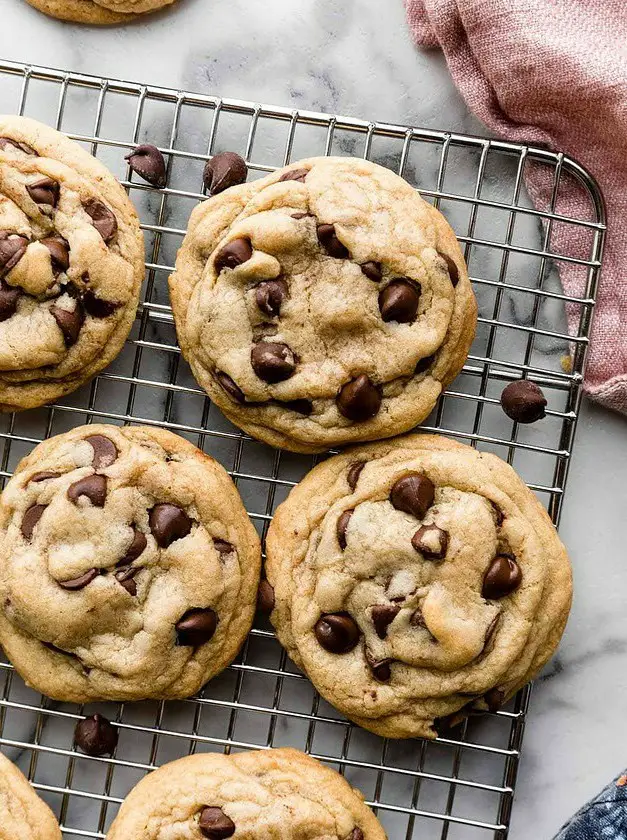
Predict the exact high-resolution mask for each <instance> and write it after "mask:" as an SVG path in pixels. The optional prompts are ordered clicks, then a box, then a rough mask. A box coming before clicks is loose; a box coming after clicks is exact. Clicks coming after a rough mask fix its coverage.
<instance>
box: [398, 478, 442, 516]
mask: <svg viewBox="0 0 627 840" xmlns="http://www.w3.org/2000/svg"><path fill="white" fill-rule="evenodd" d="M434 496H435V487H434V486H433V482H432V481H431V479H429V478H427V476H426V475H422V474H421V473H409V475H404V476H403V477H402V478H399V479H398V480H397V481H395V482H394V484H393V485H392V489H391V490H390V501H391V502H392V505H393V506H394V507H395V508H396V510H402V511H403V513H409V514H411V515H412V516H415V517H416V518H417V519H423V518H424V515H425V513H426V512H427V511H428V510H429V508H430V507H431V505H432V504H433V499H434Z"/></svg>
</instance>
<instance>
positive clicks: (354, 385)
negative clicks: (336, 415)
mask: <svg viewBox="0 0 627 840" xmlns="http://www.w3.org/2000/svg"><path fill="white" fill-rule="evenodd" d="M335 402H336V404H337V408H338V411H339V412H340V414H342V415H343V416H344V417H346V418H348V419H349V420H353V421H354V422H356V423H361V422H363V421H365V420H370V418H371V417H374V416H375V414H377V413H378V411H379V409H380V408H381V394H380V393H379V389H378V388H377V387H376V385H374V384H373V383H372V382H371V380H370V379H369V378H368V377H367V376H366V374H365V373H361V374H360V375H359V376H357V377H356V378H355V379H353V380H352V381H351V382H347V383H346V385H343V386H342V387H341V389H340V392H339V394H338V395H337V397H336V399H335Z"/></svg>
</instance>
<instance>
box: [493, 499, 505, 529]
mask: <svg viewBox="0 0 627 840" xmlns="http://www.w3.org/2000/svg"><path fill="white" fill-rule="evenodd" d="M490 504H491V505H492V508H493V510H494V514H495V516H496V524H497V527H498V528H500V527H501V525H502V524H503V522H504V520H505V514H504V513H503V511H502V510H501V508H500V507H499V506H498V505H497V504H496V503H495V502H490Z"/></svg>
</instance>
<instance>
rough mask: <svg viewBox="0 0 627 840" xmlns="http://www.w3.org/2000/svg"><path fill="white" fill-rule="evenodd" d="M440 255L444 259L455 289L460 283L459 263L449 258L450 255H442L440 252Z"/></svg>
mask: <svg viewBox="0 0 627 840" xmlns="http://www.w3.org/2000/svg"><path fill="white" fill-rule="evenodd" d="M438 254H439V255H440V256H441V257H442V259H443V260H444V262H445V263H446V269H447V271H448V275H449V277H450V278H451V283H452V284H453V288H455V286H457V284H458V283H459V269H458V268H457V263H456V262H455V260H454V259H453V258H452V257H449V255H448V254H444V253H442V251H438Z"/></svg>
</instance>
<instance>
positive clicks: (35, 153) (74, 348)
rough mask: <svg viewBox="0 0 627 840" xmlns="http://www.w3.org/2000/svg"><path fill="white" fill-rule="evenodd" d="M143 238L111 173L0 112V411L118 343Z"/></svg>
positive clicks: (56, 390)
mask: <svg viewBox="0 0 627 840" xmlns="http://www.w3.org/2000/svg"><path fill="white" fill-rule="evenodd" d="M143 276H144V240H143V236H142V233H141V230H140V228H139V220H138V218H137V214H136V212H135V209H134V208H133V205H132V204H131V202H130V201H129V199H128V197H127V195H126V193H125V192H124V190H123V189H122V187H121V186H120V184H119V183H118V182H117V181H116V180H115V178H114V177H113V175H112V174H111V173H110V172H109V171H108V170H107V169H106V168H105V167H104V166H103V165H102V164H101V163H100V162H99V161H97V160H96V159H95V158H94V157H92V156H91V155H90V154H88V153H87V152H86V151H85V150H84V149H82V148H81V147H80V146H79V145H78V144H76V143H74V142H73V141H71V140H68V138H67V137H64V136H63V135H62V134H60V133H59V132H58V131H55V130H54V129H52V128H49V127H48V126H45V125H42V124H41V123H38V122H35V121H34V120H31V119H27V118H25V117H13V116H4V117H0V411H16V410H20V409H25V408H34V407H36V406H39V405H43V404H44V403H47V402H51V401H52V400H54V399H57V398H58V397H60V396H62V395H63V394H67V393H69V392H71V391H73V390H75V389H76V388H78V387H79V386H80V385H82V384H83V383H84V382H86V381H87V380H89V379H91V378H92V377H93V376H95V375H96V374H97V373H98V372H99V371H100V370H102V368H103V367H105V366H106V365H107V364H109V362H110V361H112V359H114V358H115V356H116V355H117V354H118V353H119V351H120V350H121V348H122V346H123V344H124V341H125V340H126V337H127V336H128V333H129V331H130V329H131V326H132V323H133V320H134V319H135V312H136V309H137V302H138V299H139V291H140V287H141V283H142V280H143Z"/></svg>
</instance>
